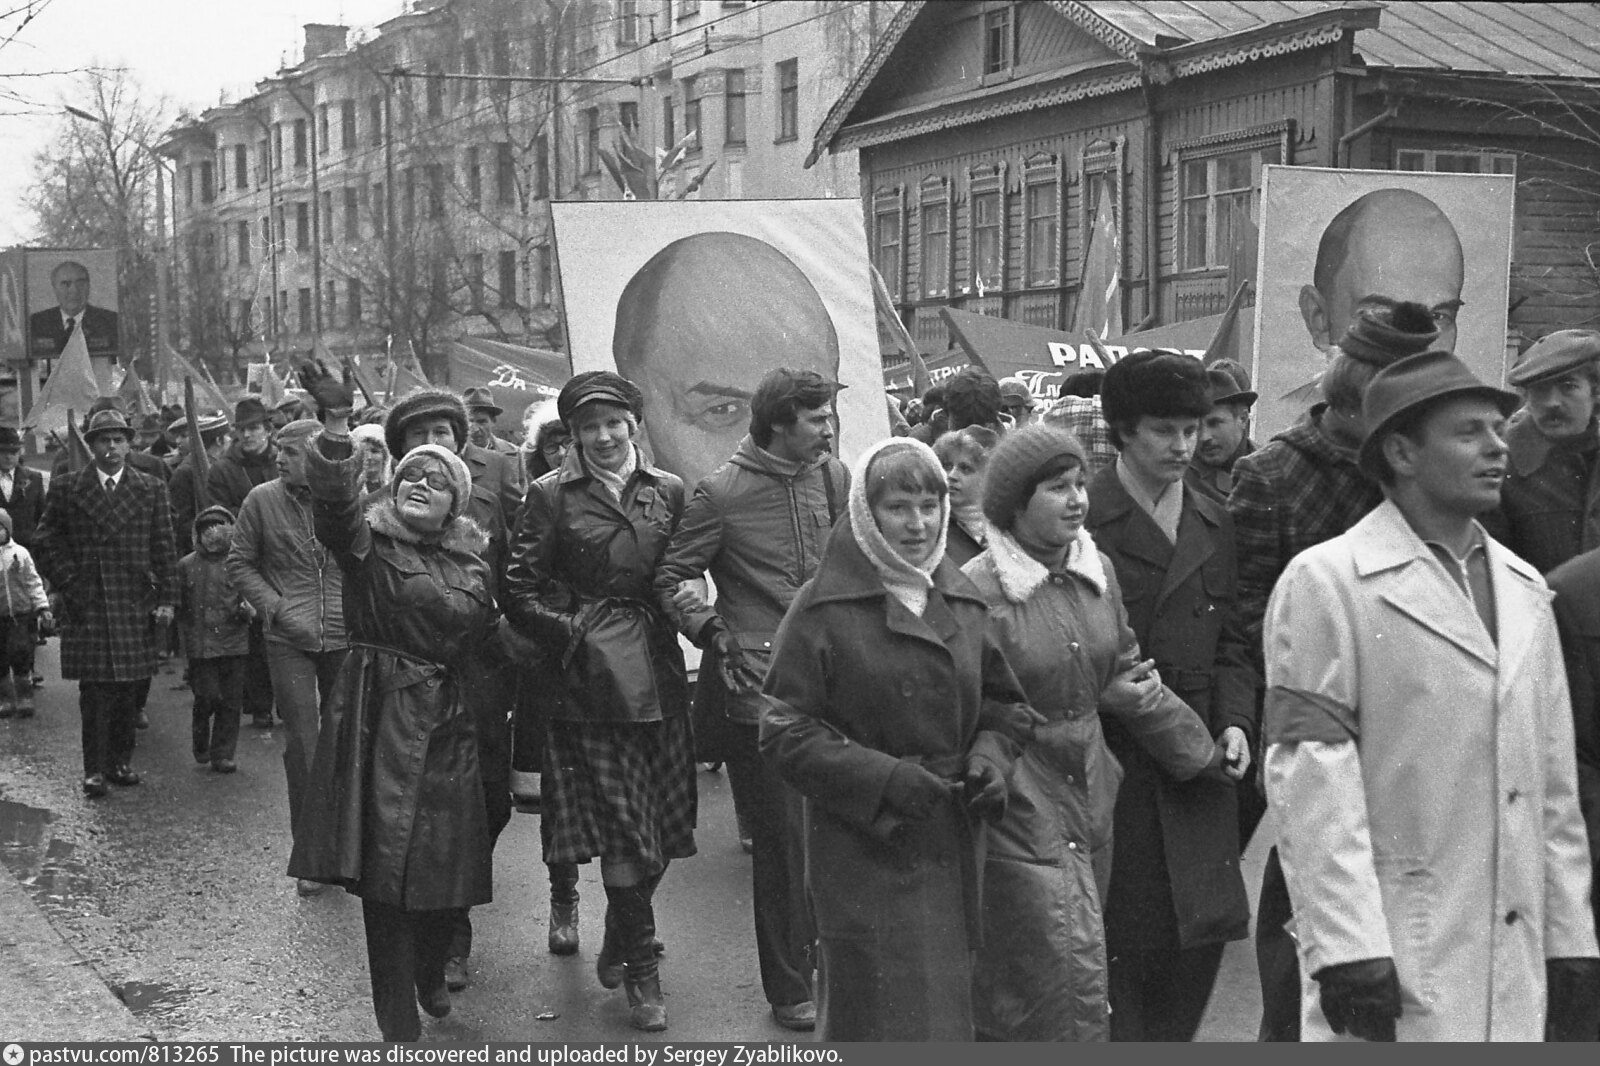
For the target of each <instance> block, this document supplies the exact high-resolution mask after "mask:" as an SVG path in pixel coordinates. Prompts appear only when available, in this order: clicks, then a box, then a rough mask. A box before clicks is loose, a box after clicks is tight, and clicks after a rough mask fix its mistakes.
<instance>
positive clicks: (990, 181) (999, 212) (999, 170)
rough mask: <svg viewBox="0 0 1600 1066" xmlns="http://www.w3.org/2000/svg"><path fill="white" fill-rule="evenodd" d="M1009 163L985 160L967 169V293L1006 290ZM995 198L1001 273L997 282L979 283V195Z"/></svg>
mask: <svg viewBox="0 0 1600 1066" xmlns="http://www.w3.org/2000/svg"><path fill="white" fill-rule="evenodd" d="M1006 169H1007V168H1006V164H1005V162H1004V161H1003V160H1002V161H1000V162H996V163H983V164H979V165H976V166H971V167H968V168H967V276H966V279H965V281H966V285H965V287H963V289H962V290H961V291H962V292H964V293H975V294H977V295H979V296H987V295H988V294H990V293H998V292H1004V291H1005V290H1006V277H1007V270H1006V268H1007V266H1008V265H1009V264H1007V262H1006V215H1007V211H1006V208H1007V206H1008V205H1007V203H1006V193H1007V189H1006ZM991 195H992V196H994V197H995V225H994V229H995V239H996V246H995V257H996V259H997V260H998V262H997V263H996V268H997V270H998V272H999V276H998V277H997V278H996V279H995V281H994V284H992V285H991V284H989V283H987V282H985V283H984V284H983V285H981V286H980V285H979V283H978V197H980V196H991Z"/></svg>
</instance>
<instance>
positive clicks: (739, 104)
mask: <svg viewBox="0 0 1600 1066" xmlns="http://www.w3.org/2000/svg"><path fill="white" fill-rule="evenodd" d="M724 79H725V80H724V82H723V85H724V92H725V94H726V100H725V101H724V107H723V124H722V141H723V143H724V144H743V143H744V137H745V121H744V95H745V90H744V71H742V70H730V71H727V72H726V74H725V75H724Z"/></svg>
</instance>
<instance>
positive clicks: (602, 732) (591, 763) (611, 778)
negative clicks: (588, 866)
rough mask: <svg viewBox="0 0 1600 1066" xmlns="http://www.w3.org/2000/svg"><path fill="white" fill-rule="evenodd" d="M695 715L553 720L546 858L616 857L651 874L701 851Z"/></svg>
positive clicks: (545, 792) (544, 802)
mask: <svg viewBox="0 0 1600 1066" xmlns="http://www.w3.org/2000/svg"><path fill="white" fill-rule="evenodd" d="M694 772H695V767H694V737H693V735H692V731H691V728H690V725H689V716H688V715H686V714H680V715H678V716H676V717H674V718H667V719H664V720H663V721H659V722H572V721H560V720H556V721H552V722H551V723H550V732H549V734H548V736H547V743H546V745H545V753H544V774H543V776H542V777H541V778H540V782H539V783H540V792H541V797H540V800H541V803H540V806H541V813H540V818H541V821H542V822H543V824H542V825H541V826H540V829H541V834H540V835H541V836H542V837H543V839H544V861H545V862H548V863H555V862H588V861H589V860H590V859H595V858H599V859H609V860H612V861H615V862H632V863H638V864H639V865H640V866H641V867H643V868H645V869H648V870H649V871H651V872H654V871H658V870H660V869H662V868H664V867H665V866H666V863H667V861H668V860H669V859H686V858H688V857H689V856H690V855H693V854H694V853H695V849H694V827H695V821H696V818H697V814H698V800H697V797H696V795H695V781H694Z"/></svg>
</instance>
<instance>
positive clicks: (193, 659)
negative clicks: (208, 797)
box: [178, 506, 256, 774]
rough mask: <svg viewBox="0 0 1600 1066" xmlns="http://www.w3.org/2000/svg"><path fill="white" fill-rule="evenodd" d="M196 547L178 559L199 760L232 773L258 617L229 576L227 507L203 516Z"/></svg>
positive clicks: (230, 521) (196, 525)
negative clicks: (252, 626) (252, 630)
mask: <svg viewBox="0 0 1600 1066" xmlns="http://www.w3.org/2000/svg"><path fill="white" fill-rule="evenodd" d="M194 543H195V550H194V551H192V552H190V553H189V554H188V555H185V556H184V557H183V558H182V559H180V560H178V621H179V623H180V624H182V626H183V637H184V646H185V647H187V648H188V649H189V681H190V684H191V686H192V687H193V689H194V726H193V729H192V731H191V732H192V736H193V750H194V761H195V762H197V763H200V764H201V765H205V764H206V763H210V764H211V769H212V770H214V771H216V772H217V773H219V774H231V773H233V772H234V770H236V769H238V766H237V764H236V763H235V762H234V760H233V755H234V749H235V747H236V746H237V745H238V742H239V716H240V715H241V714H242V713H243V711H244V666H245V657H246V655H247V654H248V653H249V651H250V623H251V622H252V621H254V620H255V617H256V612H255V608H253V607H251V606H250V601H248V600H246V599H245V598H244V596H243V595H242V594H241V593H240V592H239V589H238V587H237V586H236V585H235V584H234V583H233V579H232V578H231V577H229V576H228V547H229V545H230V544H232V543H233V512H231V511H229V510H228V509H227V508H226V507H222V506H211V507H207V508H206V509H205V510H203V511H201V512H200V513H199V514H198V515H196V516H195V520H194Z"/></svg>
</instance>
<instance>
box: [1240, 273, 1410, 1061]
mask: <svg viewBox="0 0 1600 1066" xmlns="http://www.w3.org/2000/svg"><path fill="white" fill-rule="evenodd" d="M1438 336H1439V331H1438V329H1437V328H1436V327H1435V325H1434V322H1433V316H1432V314H1431V313H1430V312H1429V311H1428V309H1427V308H1426V307H1423V306H1422V305H1421V304H1414V303H1401V304H1396V303H1394V302H1392V301H1388V300H1376V301H1371V302H1369V303H1367V304H1366V305H1364V306H1363V307H1362V308H1361V309H1360V310H1359V311H1358V312H1357V314H1356V316H1355V320H1354V321H1353V322H1351V324H1350V328H1349V330H1348V331H1346V333H1345V334H1344V336H1343V337H1342V338H1340V341H1339V345H1338V347H1339V349H1340V350H1339V354H1338V355H1337V356H1335V357H1334V359H1333V360H1332V361H1331V362H1330V363H1329V364H1328V370H1327V373H1326V374H1325V375H1324V376H1323V380H1322V395H1323V399H1324V402H1322V403H1319V404H1316V405H1314V406H1313V407H1312V408H1311V411H1310V412H1309V414H1308V415H1307V416H1306V418H1305V419H1303V420H1302V421H1300V422H1299V423H1297V424H1296V425H1294V426H1291V427H1290V428H1289V429H1286V430H1284V431H1283V432H1282V433H1279V434H1278V435H1277V436H1275V437H1273V438H1272V439H1271V440H1270V441H1268V442H1267V443H1266V444H1265V445H1263V446H1262V447H1261V448H1259V449H1257V450H1256V451H1255V452H1252V453H1251V454H1249V455H1247V456H1245V457H1244V458H1242V459H1240V460H1239V461H1238V462H1237V463H1235V464H1234V468H1233V478H1234V484H1233V492H1232V494H1231V495H1230V496H1229V497H1228V512H1229V513H1230V514H1231V515H1233V522H1234V535H1235V543H1236V546H1237V548H1238V557H1239V614H1240V619H1241V621H1242V622H1243V624H1244V630H1245V637H1246V639H1247V640H1248V642H1249V647H1250V650H1251V653H1252V655H1253V656H1254V657H1255V664H1254V665H1255V667H1256V672H1257V673H1258V674H1261V673H1263V672H1264V669H1265V664H1264V662H1263V660H1262V658H1261V627H1262V623H1263V622H1264V620H1265V619H1266V615H1267V601H1268V599H1269V598H1270V597H1271V595H1272V589H1273V586H1274V585H1275V584H1277V581H1278V577H1279V576H1280V575H1281V574H1282V573H1283V571H1284V568H1285V567H1287V566H1288V565H1289V560H1290V559H1293V558H1294V557H1295V556H1296V555H1298V554H1300V553H1301V552H1302V551H1304V550H1305V549H1307V548H1309V547H1311V546H1312V545H1314V544H1320V543H1322V542H1323V541H1325V540H1328V539H1329V538H1331V537H1336V536H1338V535H1339V534H1341V533H1343V532H1344V531H1345V530H1347V529H1349V528H1350V527H1351V526H1353V525H1355V524H1356V523H1357V522H1359V521H1360V520H1361V519H1362V518H1364V517H1365V516H1366V515H1367V513H1368V512H1370V511H1371V510H1372V509H1373V508H1374V507H1376V506H1378V504H1380V503H1382V502H1383V491H1382V490H1381V489H1380V488H1379V487H1378V484H1377V482H1376V481H1374V480H1373V479H1372V478H1370V477H1369V476H1367V475H1366V474H1365V473H1363V472H1362V471H1361V468H1360V467H1359V466H1358V465H1357V463H1356V449H1357V448H1359V447H1360V446H1361V441H1362V440H1363V439H1364V438H1365V436H1366V430H1367V425H1366V420H1365V416H1364V415H1363V414H1362V409H1361V402H1362V399H1363V398H1364V397H1365V396H1366V391H1367V386H1368V385H1370V384H1371V383H1372V379H1373V378H1374V377H1376V376H1377V375H1378V372H1379V371H1380V370H1381V369H1382V368H1383V367H1385V366H1388V365H1389V364H1391V363H1394V362H1396V361H1398V360H1400V359H1403V358H1404V357H1406V356H1408V355H1415V354H1416V353H1418V352H1422V351H1425V350H1427V349H1429V348H1431V347H1432V346H1433V344H1434V343H1435V342H1436V341H1437V340H1438ZM1241 800H1243V801H1244V802H1242V803H1241V814H1242V816H1243V824H1242V825H1241V826H1240V835H1239V842H1240V846H1241V847H1242V846H1244V845H1245V844H1247V843H1248V842H1249V839H1250V835H1251V834H1252V833H1253V832H1254V831H1255V827H1256V824H1257V823H1259V821H1260V819H1261V815H1262V813H1264V810H1265V807H1264V805H1263V804H1261V803H1260V802H1259V796H1258V797H1257V799H1256V801H1254V802H1252V801H1251V800H1250V799H1249V798H1248V795H1245V796H1241ZM1290 917H1291V912H1290V909H1289V893H1288V889H1287V887H1286V886H1285V885H1284V882H1283V868H1282V866H1281V865H1280V864H1279V862H1278V853H1277V849H1273V850H1272V851H1271V852H1270V853H1269V854H1268V856H1267V867H1266V871H1265V873H1264V874H1263V876H1262V882H1261V896H1260V900H1259V903H1258V910H1257V915H1256V964H1257V969H1258V971H1259V973H1260V977H1261V1011H1262V1018H1261V1034H1260V1035H1261V1039H1263V1040H1298V1039H1299V1034H1300V969H1299V962H1298V960H1297V959H1296V957H1295V946H1294V938H1293V937H1292V936H1291V935H1290V934H1289V933H1288V932H1287V931H1286V930H1285V928H1284V923H1285V922H1287V921H1288V920H1289V918H1290Z"/></svg>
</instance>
